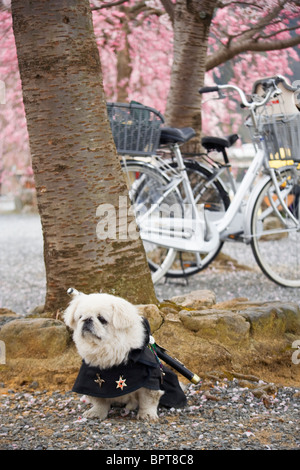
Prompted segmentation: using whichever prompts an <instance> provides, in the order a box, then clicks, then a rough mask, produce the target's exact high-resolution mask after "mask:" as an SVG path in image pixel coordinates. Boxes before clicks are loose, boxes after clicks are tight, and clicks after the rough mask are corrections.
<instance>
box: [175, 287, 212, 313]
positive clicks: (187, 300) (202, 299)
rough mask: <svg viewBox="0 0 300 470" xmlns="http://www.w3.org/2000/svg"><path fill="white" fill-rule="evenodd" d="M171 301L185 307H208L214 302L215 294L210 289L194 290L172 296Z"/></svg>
mask: <svg viewBox="0 0 300 470" xmlns="http://www.w3.org/2000/svg"><path fill="white" fill-rule="evenodd" d="M171 301H172V302H174V303H175V304H177V305H181V306H182V307H185V308H192V309H197V308H202V307H210V306H212V305H214V304H215V303H216V294H215V293H214V292H212V291H210V290H195V291H192V292H189V293H188V294H184V295H178V296H176V297H172V298H171Z"/></svg>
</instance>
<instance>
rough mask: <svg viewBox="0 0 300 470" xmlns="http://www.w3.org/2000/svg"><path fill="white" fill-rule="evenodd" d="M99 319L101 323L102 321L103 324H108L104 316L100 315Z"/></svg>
mask: <svg viewBox="0 0 300 470" xmlns="http://www.w3.org/2000/svg"><path fill="white" fill-rule="evenodd" d="M97 318H98V320H99V322H100V323H102V325H106V324H107V320H105V318H103V317H102V315H98V317H97Z"/></svg>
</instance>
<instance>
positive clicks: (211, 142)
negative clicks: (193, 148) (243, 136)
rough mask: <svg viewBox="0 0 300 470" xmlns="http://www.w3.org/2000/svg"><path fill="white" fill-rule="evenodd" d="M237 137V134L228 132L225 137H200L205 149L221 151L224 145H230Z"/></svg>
mask: <svg viewBox="0 0 300 470" xmlns="http://www.w3.org/2000/svg"><path fill="white" fill-rule="evenodd" d="M238 139H239V136H238V135H237V134H230V135H228V136H226V137H214V136H206V137H203V138H202V140H201V142H202V145H203V147H204V148H206V150H216V151H217V152H222V150H224V148H225V147H231V146H232V145H233V144H234V143H235V142H236V141H237V140H238Z"/></svg>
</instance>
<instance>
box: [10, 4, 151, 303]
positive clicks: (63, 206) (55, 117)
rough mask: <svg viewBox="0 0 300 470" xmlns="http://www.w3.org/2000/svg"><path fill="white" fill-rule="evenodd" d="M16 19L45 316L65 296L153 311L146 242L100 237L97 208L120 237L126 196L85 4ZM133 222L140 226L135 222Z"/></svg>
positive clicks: (36, 10) (30, 8) (49, 7)
mask: <svg viewBox="0 0 300 470" xmlns="http://www.w3.org/2000/svg"><path fill="white" fill-rule="evenodd" d="M12 14H13V28H14V34H15V39H16V45H17V54H18V61H19V68H20V73H21V80H22V89H23V100H24V105H25V111H26V119H27V127H28V133H29V142H30V148H31V154H32V163H33V169H34V174H35V181H36V189H37V197H38V207H39V211H40V216H41V222H42V229H43V236H44V260H45V266H46V278H47V294H46V304H45V310H46V311H51V312H55V311H56V310H57V309H60V308H64V307H65V305H66V303H67V302H68V300H69V299H68V297H67V295H66V290H67V289H68V288H69V287H75V288H76V289H78V290H82V291H83V292H85V293H90V292H97V291H102V292H108V293H113V294H116V295H120V296H122V297H124V298H127V299H128V300H129V301H132V302H133V303H151V302H156V296H155V293H154V288H153V284H152V280H151V276H150V271H149V269H148V265H147V262H146V257H145V252H144V249H143V245H142V242H141V240H140V238H139V237H137V239H135V240H133V239H128V238H127V239H126V240H119V239H116V240H111V239H107V240H99V238H98V237H97V233H96V229H97V223H98V222H99V217H98V216H97V208H98V207H99V205H101V204H105V203H109V204H111V205H112V206H113V207H114V208H115V210H116V216H117V217H116V220H117V227H116V230H117V238H118V234H119V232H120V231H122V230H124V224H125V223H126V220H125V219H126V217H127V214H124V210H123V211H121V212H122V213H123V215H122V216H121V212H120V211H119V201H120V199H119V198H120V197H122V198H123V199H122V200H123V201H124V198H127V194H128V191H127V187H126V184H125V181H124V178H123V175H122V170H121V166H120V163H119V158H118V155H117V152H116V149H115V145H114V142H113V138H112V134H111V130H110V126H109V122H108V119H107V112H106V102H105V96H104V93H103V85H102V78H101V66H100V59H99V53H98V50H97V46H96V41H95V38H94V32H93V25H92V16H91V12H90V6H89V2H88V0H50V1H49V0H48V1H46V0H13V1H12ZM126 200H127V201H128V199H126ZM128 206H129V203H128ZM119 215H120V217H119ZM127 223H128V224H132V223H133V224H134V223H135V222H134V219H133V216H128V220H127Z"/></svg>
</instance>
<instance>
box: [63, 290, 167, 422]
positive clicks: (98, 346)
mask: <svg viewBox="0 0 300 470" xmlns="http://www.w3.org/2000/svg"><path fill="white" fill-rule="evenodd" d="M75 292H76V293H77V291H75ZM99 316H100V317H101V318H102V319H104V321H103V320H102V322H101V321H99V318H98V317H99ZM64 320H65V323H66V325H67V326H69V327H70V328H71V329H72V330H74V333H73V339H74V342H75V344H76V347H77V350H78V352H79V354H80V356H81V357H82V358H83V359H84V361H85V362H86V363H87V364H88V365H91V366H94V367H100V368H102V369H106V368H109V367H112V366H114V365H115V366H116V365H119V364H120V363H121V362H123V361H124V360H125V361H126V359H127V357H128V354H129V351H130V350H131V349H136V348H139V347H141V346H142V345H143V343H144V328H143V323H142V317H141V316H140V315H139V314H138V310H137V308H136V307H135V306H134V305H132V304H131V303H129V302H127V301H126V300H124V299H121V298H120V297H115V296H113V295H109V294H89V295H86V294H83V293H77V295H74V297H73V300H72V301H71V302H70V304H69V306H68V308H67V309H66V311H65V313H64ZM86 321H88V322H89V327H88V328H89V330H88V331H87V330H86V327H85V328H84V325H85V322H86ZM162 394H163V392H161V391H159V390H158V391H156V390H148V389H146V388H141V389H139V390H137V391H136V392H133V393H130V394H127V395H124V397H123V399H122V403H127V408H128V409H134V408H136V407H137V406H138V407H139V413H138V418H141V419H150V420H156V419H157V406H158V403H159V399H160V397H161V395H162ZM89 401H90V402H91V403H92V405H93V407H92V408H91V409H90V410H88V411H86V412H85V416H87V417H99V418H100V419H105V418H106V416H107V414H108V411H109V409H110V406H111V404H112V403H114V402H116V401H117V402H118V403H119V402H120V399H109V398H107V399H105V398H95V397H89Z"/></svg>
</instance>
